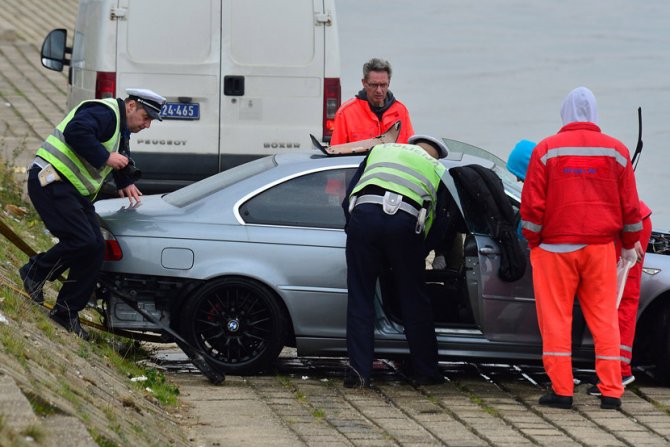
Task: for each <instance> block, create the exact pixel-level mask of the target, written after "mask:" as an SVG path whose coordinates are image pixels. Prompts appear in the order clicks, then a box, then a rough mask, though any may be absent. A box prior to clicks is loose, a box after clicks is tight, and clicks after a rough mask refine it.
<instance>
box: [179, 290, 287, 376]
mask: <svg viewBox="0 0 670 447" xmlns="http://www.w3.org/2000/svg"><path fill="white" fill-rule="evenodd" d="M180 320H181V331H182V333H183V335H184V337H185V338H186V339H187V340H188V341H189V342H191V343H193V344H194V345H195V346H196V347H197V348H199V349H201V350H202V351H203V353H204V354H205V356H206V359H207V361H208V362H209V363H210V364H211V365H212V366H214V367H216V368H218V369H220V370H221V371H223V372H225V373H226V374H239V375H249V374H257V373H259V372H263V371H265V370H266V369H267V368H268V367H270V366H271V365H272V364H273V363H274V362H275V360H276V359H277V357H278V356H279V353H280V352H281V350H282V348H283V347H284V340H285V339H286V328H287V324H286V317H285V314H284V311H283V309H282V307H281V306H280V305H279V303H278V302H277V298H276V297H275V296H274V295H273V294H272V293H271V292H270V291H269V290H268V289H267V288H266V287H265V286H263V285H261V284H259V283H257V282H254V281H252V280H249V279H246V278H219V279H216V280H213V281H211V282H209V283H207V284H205V285H204V286H203V287H202V288H200V289H198V290H197V291H196V292H195V294H194V295H193V296H192V297H190V298H189V299H188V301H187V302H186V305H185V307H184V309H183V312H182V316H181V317H180Z"/></svg>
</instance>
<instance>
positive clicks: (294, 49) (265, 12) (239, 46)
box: [221, 0, 339, 169]
mask: <svg viewBox="0 0 670 447" xmlns="http://www.w3.org/2000/svg"><path fill="white" fill-rule="evenodd" d="M329 9H330V8H329ZM331 14H332V11H330V10H328V11H325V8H324V0H291V1H283V2H280V1H263V0H229V1H224V2H223V14H222V17H223V22H222V23H223V25H222V27H223V29H224V36H225V37H226V38H224V40H223V42H222V45H221V61H222V62H221V71H222V77H221V82H222V85H221V91H222V92H223V96H222V100H221V147H222V157H221V169H227V168H228V167H231V166H234V165H236V164H239V163H240V162H241V161H244V160H247V159H249V158H250V154H251V157H258V156H262V155H269V154H274V153H277V152H289V151H295V150H300V149H302V150H305V149H309V148H311V143H310V139H309V134H310V133H311V134H314V135H316V136H319V137H320V136H321V135H322V131H323V129H322V117H323V112H324V76H325V73H324V70H325V68H324V67H325V65H326V61H325V60H324V59H325V56H324V55H325V54H326V48H325V47H326V36H327V35H331V34H334V35H335V39H333V41H332V42H329V45H332V46H334V47H336V46H337V41H336V34H335V33H336V31H335V28H334V27H333V26H332V19H333V18H332V16H331ZM337 54H338V57H339V53H337ZM338 65H339V61H338ZM337 76H338V77H339V73H338V74H337ZM338 89H339V79H338ZM338 95H339V90H338ZM338 101H339V97H338ZM338 105H339V104H338Z"/></svg>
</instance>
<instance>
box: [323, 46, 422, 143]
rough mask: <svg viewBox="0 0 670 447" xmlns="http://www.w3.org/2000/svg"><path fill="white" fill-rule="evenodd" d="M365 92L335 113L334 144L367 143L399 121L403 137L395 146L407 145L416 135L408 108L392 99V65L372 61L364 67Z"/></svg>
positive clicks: (374, 59)
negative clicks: (410, 138)
mask: <svg viewBox="0 0 670 447" xmlns="http://www.w3.org/2000/svg"><path fill="white" fill-rule="evenodd" d="M361 82H362V83H363V89H361V91H359V92H358V94H357V95H356V96H355V97H354V98H351V99H350V100H348V101H347V102H345V103H344V104H342V106H341V107H340V109H339V110H338V111H337V113H336V114H335V123H334V128H333V136H332V138H331V140H330V144H331V145H335V144H343V143H349V142H351V141H361V140H367V139H368V138H374V137H376V136H377V135H381V134H383V133H384V132H386V131H387V130H388V129H389V127H391V126H392V125H393V124H394V123H395V122H396V121H400V122H401V125H400V134H399V135H398V139H397V140H396V143H402V144H406V143H407V140H408V139H409V137H411V136H412V135H414V129H413V128H412V122H411V121H410V119H409V111H408V110H407V107H405V105H404V104H403V103H401V102H400V101H398V100H397V99H395V97H394V96H393V93H391V91H390V90H389V85H390V84H391V64H390V63H389V62H388V61H385V60H383V59H377V58H373V59H370V60H369V61H368V62H366V63H365V64H364V65H363V79H361Z"/></svg>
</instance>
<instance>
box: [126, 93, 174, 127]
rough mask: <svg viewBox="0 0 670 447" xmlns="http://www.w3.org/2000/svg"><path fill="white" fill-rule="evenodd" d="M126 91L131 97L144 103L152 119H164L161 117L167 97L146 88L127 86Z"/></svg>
mask: <svg viewBox="0 0 670 447" xmlns="http://www.w3.org/2000/svg"><path fill="white" fill-rule="evenodd" d="M126 93H127V94H128V97H129V98H130V99H134V100H135V101H137V102H139V103H140V104H142V106H143V107H144V110H146V112H147V114H148V115H149V116H150V117H151V119H157V120H158V121H163V119H162V118H161V108H162V107H163V104H165V98H163V97H162V96H161V95H159V94H158V93H156V92H153V91H151V90H149V89H146V88H127V89H126Z"/></svg>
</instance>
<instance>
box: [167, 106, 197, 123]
mask: <svg viewBox="0 0 670 447" xmlns="http://www.w3.org/2000/svg"><path fill="white" fill-rule="evenodd" d="M161 117H162V118H163V119H166V120H199V119H200V104H198V103H197V102H190V103H183V102H166V103H165V104H164V105H163V108H162V109H161Z"/></svg>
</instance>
